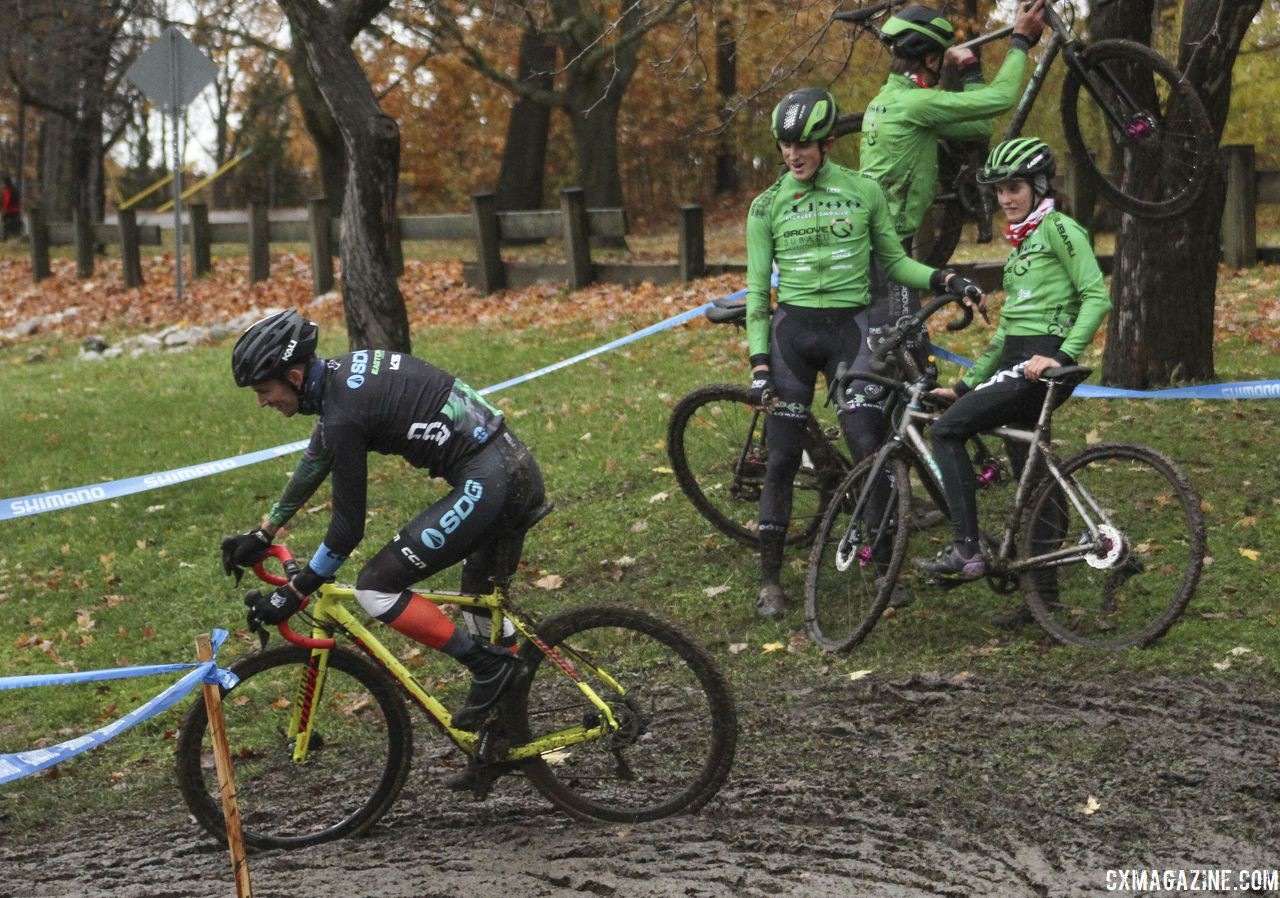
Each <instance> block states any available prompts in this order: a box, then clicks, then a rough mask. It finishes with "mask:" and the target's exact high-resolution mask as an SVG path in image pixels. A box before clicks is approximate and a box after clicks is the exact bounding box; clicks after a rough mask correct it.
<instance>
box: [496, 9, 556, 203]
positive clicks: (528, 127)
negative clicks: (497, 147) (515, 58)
mask: <svg viewBox="0 0 1280 898" xmlns="http://www.w3.org/2000/svg"><path fill="white" fill-rule="evenodd" d="M555 64H556V45H555V43H554V42H552V41H551V40H549V39H548V38H547V37H546V36H545V35H543V34H542V33H540V32H538V31H536V30H535V29H533V28H527V29H525V32H524V35H523V37H521V39H520V60H519V62H518V64H517V65H518V69H517V75H516V77H517V78H518V79H519V80H520V81H521V82H522V83H525V84H529V85H531V86H533V87H535V88H537V89H538V90H543V91H550V90H551V89H552V88H553V87H554V86H555V72H554V69H555ZM550 131H551V107H550V106H548V105H546V104H545V103H539V102H538V101H537V100H534V99H533V98H531V97H528V96H525V95H523V94H520V95H517V97H516V102H515V105H514V106H512V107H511V118H510V119H509V120H508V121H507V140H506V143H505V144H504V145H503V148H502V169H501V170H500V171H499V173H498V189H497V190H496V191H495V196H494V200H495V202H496V204H497V207H498V208H499V209H538V208H541V206H542V191H543V176H544V174H545V172H544V169H545V167H546V159H547V137H548V135H549V133H550Z"/></svg>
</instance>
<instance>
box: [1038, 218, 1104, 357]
mask: <svg viewBox="0 0 1280 898" xmlns="http://www.w3.org/2000/svg"><path fill="white" fill-rule="evenodd" d="M1046 223H1048V222H1046ZM1052 225H1053V226H1052V227H1050V228H1049V229H1048V233H1047V240H1046V241H1045V242H1046V243H1048V245H1049V246H1051V247H1052V248H1053V251H1054V252H1055V253H1057V255H1058V261H1060V262H1061V263H1062V267H1063V268H1065V269H1066V272H1067V276H1068V277H1069V278H1071V285H1072V287H1074V288H1075V291H1076V295H1077V296H1079V297H1080V311H1079V312H1078V313H1077V314H1076V321H1075V324H1073V325H1072V326H1071V330H1070V331H1068V332H1067V336H1066V338H1065V339H1064V340H1063V341H1062V345H1061V346H1060V347H1058V351H1059V352H1061V353H1063V354H1064V355H1068V356H1070V357H1071V358H1072V359H1073V360H1078V359H1079V358H1080V354H1081V353H1082V352H1084V350H1085V347H1086V346H1088V345H1089V344H1090V343H1091V342H1092V341H1093V336H1094V334H1096V333H1097V332H1098V328H1100V327H1101V326H1102V321H1103V319H1104V318H1106V317H1107V313H1108V312H1110V311H1111V296H1110V294H1108V293H1107V287H1106V282H1105V281H1104V280H1103V277H1102V269H1101V268H1099V267H1098V260H1097V258H1096V257H1095V256H1094V254H1093V250H1092V249H1091V248H1090V246H1089V235H1088V234H1087V233H1086V232H1085V229H1084V228H1082V227H1080V225H1079V224H1078V223H1077V222H1076V221H1075V220H1074V219H1071V218H1068V217H1067V216H1065V215H1054V216H1053V217H1052Z"/></svg>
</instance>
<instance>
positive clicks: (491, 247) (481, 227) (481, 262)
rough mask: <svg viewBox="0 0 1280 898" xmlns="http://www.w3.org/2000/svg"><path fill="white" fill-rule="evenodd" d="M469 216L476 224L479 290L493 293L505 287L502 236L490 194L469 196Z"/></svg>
mask: <svg viewBox="0 0 1280 898" xmlns="http://www.w3.org/2000/svg"><path fill="white" fill-rule="evenodd" d="M471 214H472V216H473V217H474V218H475V223H476V267H477V268H478V269H479V271H480V290H481V291H482V292H484V293H494V292H497V291H498V290H501V289H503V288H504V287H506V286H507V279H506V273H505V272H504V271H503V270H502V235H501V233H500V232H499V229H498V206H497V201H496V199H495V198H494V195H493V194H492V193H473V194H471Z"/></svg>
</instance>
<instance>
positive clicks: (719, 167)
mask: <svg viewBox="0 0 1280 898" xmlns="http://www.w3.org/2000/svg"><path fill="white" fill-rule="evenodd" d="M737 92H738V42H737V40H736V39H735V38H734V36H733V22H732V21H730V20H729V19H724V18H721V19H717V20H716V96H718V97H719V98H720V135H719V140H718V141H717V144H716V172H715V184H714V186H713V188H712V189H713V191H714V192H715V194H716V195H717V196H719V195H722V194H726V193H736V192H737V190H738V187H739V178H738V151H737V145H736V142H735V141H734V139H733V131H732V127H731V126H732V121H733V119H732V117H731V116H730V115H729V109H728V107H729V102H730V101H731V100H732V99H733V97H734V95H735V94H736V93H737Z"/></svg>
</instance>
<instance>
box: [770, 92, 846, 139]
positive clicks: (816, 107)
mask: <svg viewBox="0 0 1280 898" xmlns="http://www.w3.org/2000/svg"><path fill="white" fill-rule="evenodd" d="M837 115H839V112H838V110H837V109H836V101H835V98H834V97H832V96H831V94H829V93H827V92H826V91H825V90H822V89H821V88H819V87H802V88H800V89H799V90H793V91H792V92H791V93H789V94H787V95H786V96H785V97H783V98H782V102H781V103H779V104H778V105H777V106H775V107H773V118H772V122H773V124H772V130H773V139H774V140H785V141H786V142H787V143H807V142H809V141H811V140H822V139H823V138H825V137H828V136H830V134H831V131H832V129H833V128H835V126H836V116H837Z"/></svg>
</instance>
